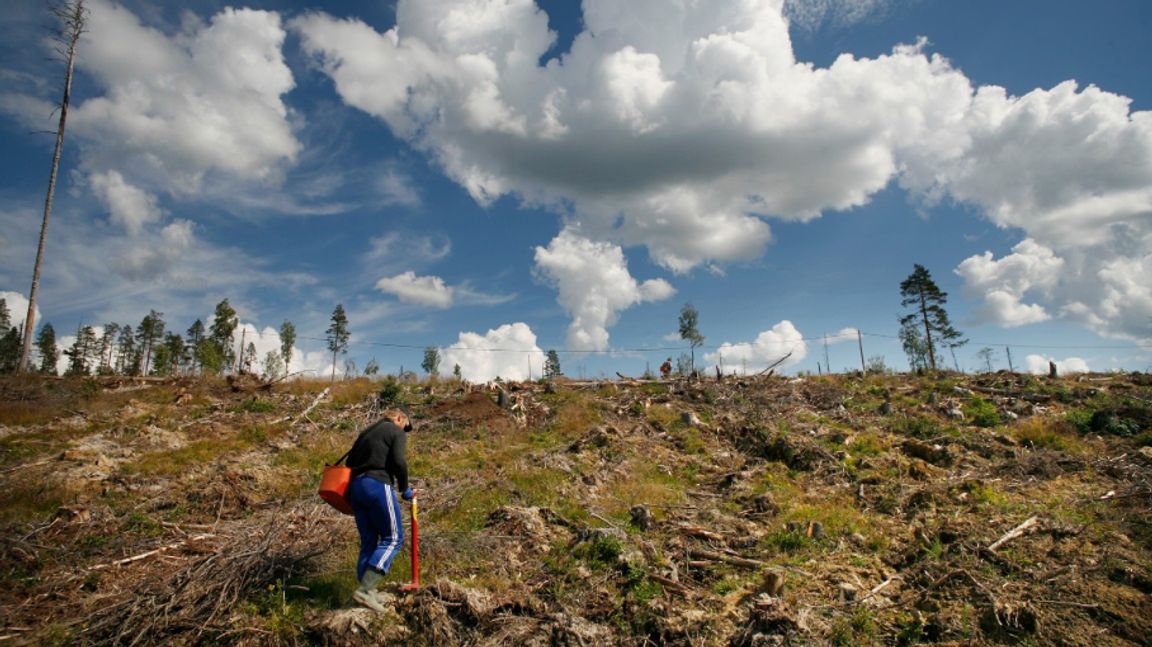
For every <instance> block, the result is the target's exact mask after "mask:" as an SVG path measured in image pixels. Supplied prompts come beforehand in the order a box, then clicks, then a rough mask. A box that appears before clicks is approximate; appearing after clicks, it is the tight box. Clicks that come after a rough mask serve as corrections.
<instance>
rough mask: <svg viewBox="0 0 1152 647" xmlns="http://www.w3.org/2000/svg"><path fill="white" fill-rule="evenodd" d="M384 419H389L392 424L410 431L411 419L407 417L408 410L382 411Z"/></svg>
mask: <svg viewBox="0 0 1152 647" xmlns="http://www.w3.org/2000/svg"><path fill="white" fill-rule="evenodd" d="M384 419H385V420H390V421H391V422H392V424H394V425H396V426H397V427H399V428H401V429H403V430H404V431H412V419H411V418H409V417H408V412H406V411H403V410H401V409H389V410H387V411H385V412H384Z"/></svg>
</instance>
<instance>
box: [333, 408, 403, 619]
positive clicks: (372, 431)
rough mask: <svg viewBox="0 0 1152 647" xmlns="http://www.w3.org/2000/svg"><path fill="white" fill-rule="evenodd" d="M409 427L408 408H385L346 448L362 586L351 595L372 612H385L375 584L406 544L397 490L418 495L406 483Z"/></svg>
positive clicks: (377, 583)
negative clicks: (349, 446) (358, 542)
mask: <svg viewBox="0 0 1152 647" xmlns="http://www.w3.org/2000/svg"><path fill="white" fill-rule="evenodd" d="M411 430H412V421H411V419H410V418H409V417H408V414H407V413H405V412H403V411H400V410H390V411H387V412H385V414H384V416H383V417H382V418H381V419H380V421H379V422H377V423H375V424H373V425H371V426H369V427H368V428H366V429H364V430H363V431H361V432H360V435H359V436H358V437H357V438H356V442H355V443H353V444H352V449H351V451H349V453H348V462H347V465H348V467H349V468H351V469H352V481H351V482H350V483H349V484H348V493H347V498H348V502H349V503H350V504H351V505H352V512H353V514H354V515H355V516H356V530H357V531H358V532H359V533H360V557H359V559H358V560H357V561H356V579H357V580H359V582H360V586H359V587H358V588H357V589H356V590H355V591H354V592H353V593H352V598H353V599H354V600H356V601H357V602H359V603H360V604H363V605H364V606H366V607H368V608H369V609H372V610H374V611H384V604H383V600H382V599H381V597H380V594H379V593H378V591H377V588H378V587H379V586H380V582H381V581H383V579H384V576H385V575H387V574H388V569H389V568H390V567H391V566H392V560H393V559H394V558H395V557H396V554H397V553H399V552H400V548H401V546H403V545H404V528H403V518H402V517H401V516H400V501H399V499H398V498H397V496H396V493H397V492H400V493H401V494H400V498H403V499H404V500H405V501H411V500H412V497H413V496H415V494H414V493H413V492H412V488H410V487H408V462H407V458H406V457H405V451H406V447H407V440H408V439H407V433H408V432H410V431H411Z"/></svg>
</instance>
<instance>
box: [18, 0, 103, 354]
mask: <svg viewBox="0 0 1152 647" xmlns="http://www.w3.org/2000/svg"><path fill="white" fill-rule="evenodd" d="M52 13H53V14H54V15H55V16H56V18H57V20H59V21H60V28H59V29H58V31H57V32H56V45H57V48H56V51H57V53H59V55H60V57H61V58H63V59H64V61H65V63H66V65H67V67H66V71H65V73H64V95H63V97H62V98H61V99H60V104H59V106H58V108H59V111H60V121H59V123H58V124H57V126H56V146H55V148H53V149H52V172H51V173H50V174H49V176H48V195H47V197H46V198H45V199H44V217H43V219H42V220H41V221H40V242H39V245H38V246H37V248H36V262H35V264H34V265H33V266H32V288H31V290H29V292H28V316H27V317H25V319H24V321H25V323H26V324H27V326H26V328H27V330H25V331H24V333H25V334H24V343H23V345H22V346H21V349H20V351H19V360H18V364H19V368H20V369H21V370H23V369H25V368H26V367H27V365H28V355H29V354H30V353H31V352H32V326H34V325H35V323H36V321H35V318H36V296H37V293H38V292H39V290H40V266H41V265H42V264H43V261H44V243H45V241H46V240H47V238H48V219H49V217H51V215H52V199H53V196H54V195H55V194H56V175H57V173H58V172H59V170H60V154H61V152H62V150H63V148H64V126H65V124H66V123H67V121H68V105H69V103H70V100H71V96H72V69H73V67H74V64H75V61H76V46H77V45H78V44H79V42H80V37H81V36H82V35H83V34H84V31H85V27H86V26H87V22H88V10H87V9H85V8H84V0H74V1H72V2H64V3H63V4H60V5H57V6H56V7H54V8H53V9H52Z"/></svg>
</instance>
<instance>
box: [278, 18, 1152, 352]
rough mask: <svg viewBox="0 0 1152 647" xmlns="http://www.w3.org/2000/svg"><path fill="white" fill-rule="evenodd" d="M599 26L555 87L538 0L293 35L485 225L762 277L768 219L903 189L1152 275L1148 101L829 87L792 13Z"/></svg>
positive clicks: (898, 53)
mask: <svg viewBox="0 0 1152 647" xmlns="http://www.w3.org/2000/svg"><path fill="white" fill-rule="evenodd" d="M889 4H891V3H889V2H883V1H880V0H876V1H865V0H859V1H850V0H845V1H844V2H833V1H831V0H801V1H797V2H792V3H790V4H789V7H788V12H789V14H790V15H791V16H793V17H795V18H797V19H800V20H803V18H802V17H803V16H816V18H814V19H813V20H815V21H816V22H819V21H823V20H827V19H828V18H827V17H828V16H830V15H831V16H835V17H836V20H842V21H847V22H851V21H853V20H857V19H859V18H860V17H862V16H866V15H870V14H872V13H874V12H876V11H883V10H884V9H885V8H886V7H887V6H888V5H889ZM583 9H584V12H583V17H584V25H585V30H584V31H583V32H582V33H580V34H578V35H577V36H576V38H575V39H574V41H573V42H572V45H571V49H570V51H569V52H567V53H566V54H565V55H564V56H563V57H561V58H558V59H553V60H550V61H549V62H548V63H547V64H546V65H545V66H540V65H539V64H538V61H539V60H540V59H541V57H542V56H543V55H544V54H545V53H546V52H547V51H548V49H549V47H550V46H551V45H552V43H553V41H554V34H552V33H550V32H549V31H548V30H547V17H546V16H545V15H544V14H543V13H542V12H540V11H539V10H538V9H537V8H536V6H535V5H534V3H533V2H532V1H531V0H420V1H416V0H401V2H400V3H399V5H398V8H397V26H396V27H395V28H393V29H391V30H389V31H387V32H386V33H383V34H381V33H378V32H377V31H375V30H374V29H372V28H371V27H369V26H368V25H365V24H364V23H362V22H359V21H356V20H338V19H335V18H332V17H330V16H327V15H324V14H310V15H307V16H305V17H303V18H300V19H298V20H296V21H294V22H293V23H292V24H293V27H294V28H295V29H296V30H297V31H298V32H299V33H300V35H301V37H302V43H303V46H304V48H305V50H306V51H307V52H309V53H310V54H311V55H312V56H313V57H314V58H315V60H316V61H317V62H318V64H319V65H320V67H321V68H322V69H323V70H324V71H325V72H326V73H327V74H328V75H329V76H331V78H332V79H333V81H334V83H335V85H336V89H337V91H338V92H339V93H340V95H341V97H342V98H343V100H344V101H345V102H346V103H347V104H349V105H351V106H354V107H356V108H359V109H361V110H363V111H365V112H367V113H369V114H372V115H374V116H376V117H378V118H380V119H381V120H383V121H385V122H386V123H387V124H388V125H389V126H390V127H391V128H392V130H393V132H395V133H396V134H397V135H399V136H401V137H403V138H406V139H407V140H408V141H410V142H411V143H412V144H413V145H415V146H417V147H418V148H420V149H422V150H424V151H426V152H427V153H428V154H429V155H431V156H432V157H433V158H434V159H435V160H436V161H437V162H438V163H439V164H440V166H441V167H442V168H443V169H444V171H445V172H446V173H447V174H448V175H449V176H450V177H451V178H452V179H454V180H455V181H456V182H458V183H459V184H460V185H461V186H463V187H465V188H466V189H467V190H468V191H469V192H470V193H471V195H472V196H473V197H474V198H475V200H477V201H478V202H480V203H481V204H487V203H490V202H492V201H493V200H495V199H496V198H498V197H499V196H503V195H507V194H514V195H517V196H519V197H520V198H521V199H522V200H524V201H525V202H528V203H532V204H543V205H552V206H553V207H554V208H555V209H557V210H560V211H562V212H563V213H565V215H566V218H567V219H568V223H567V224H568V226H570V227H575V228H578V230H579V231H580V232H581V235H582V236H584V237H585V238H588V239H589V240H591V241H608V242H610V243H613V244H616V245H624V246H631V245H642V246H645V247H646V248H647V249H648V252H649V253H650V255H651V257H652V258H653V260H654V261H656V262H657V263H659V264H661V265H663V266H664V267H667V268H668V269H670V270H672V271H675V272H685V271H688V270H691V269H692V268H694V267H696V266H698V265H700V264H702V263H708V262H712V261H719V262H724V261H734V260H739V259H748V258H753V257H756V256H758V255H760V254H761V253H762V252H763V251H764V249H765V246H766V244H767V243H768V242H769V241H770V240H771V232H770V231H769V227H768V225H767V223H766V219H768V218H781V219H795V220H806V219H811V218H815V217H818V216H819V215H820V214H821V213H822V212H825V211H828V210H843V209H850V208H852V207H855V206H859V205H862V204H865V203H867V202H868V201H869V200H870V199H871V196H872V195H873V194H874V193H876V192H877V191H879V190H880V189H882V188H884V187H885V186H887V185H889V184H890V183H891V182H892V181H893V180H894V179H896V180H897V181H898V182H899V183H900V184H901V185H902V186H903V187H904V188H906V189H908V190H909V191H911V192H913V194H914V195H916V196H917V197H918V199H920V200H922V201H923V202H925V203H926V204H929V205H931V204H933V203H934V202H935V201H939V200H942V199H952V200H956V201H960V202H964V203H970V204H974V205H977V206H978V207H980V208H981V209H982V211H983V212H984V213H985V214H986V215H987V216H988V217H989V218H990V219H991V220H992V221H993V222H995V223H996V224H998V225H1000V226H1003V227H1012V228H1018V229H1020V230H1022V231H1023V233H1024V235H1025V236H1026V237H1028V238H1030V239H1032V240H1033V241H1035V243H1036V244H1038V245H1041V246H1044V247H1046V248H1048V249H1051V250H1052V251H1053V252H1054V253H1055V254H1056V255H1057V256H1060V257H1063V256H1064V252H1065V251H1067V250H1069V249H1073V248H1083V247H1084V246H1085V245H1096V246H1098V247H1097V248H1096V251H1095V252H1093V253H1092V254H1086V255H1085V256H1084V258H1085V259H1092V260H1086V261H1085V262H1084V263H1082V264H1080V265H1078V266H1077V267H1079V268H1080V271H1081V276H1084V277H1089V276H1101V275H1109V276H1111V274H1109V271H1108V270H1107V269H1106V268H1105V267H1104V266H1103V265H1101V263H1100V262H1099V259H1111V258H1121V259H1122V262H1123V263H1127V264H1129V265H1134V264H1135V265H1138V264H1140V263H1144V260H1142V259H1143V257H1142V256H1140V255H1138V254H1137V255H1133V254H1130V253H1129V254H1121V255H1118V252H1120V251H1122V250H1121V249H1120V246H1121V244H1122V243H1121V242H1120V240H1121V239H1122V238H1128V239H1134V240H1137V241H1139V240H1145V239H1146V238H1147V236H1148V231H1149V227H1150V225H1149V223H1150V222H1152V218H1149V217H1148V216H1149V214H1150V213H1152V114H1150V113H1147V112H1137V113H1132V112H1130V105H1129V103H1130V102H1129V100H1128V99H1126V98H1124V97H1121V96H1118V95H1115V94H1110V93H1108V92H1104V91H1102V90H1099V89H1097V88H1095V87H1091V86H1089V87H1087V88H1084V89H1079V88H1078V87H1077V86H1076V84H1075V83H1073V82H1068V83H1063V84H1060V85H1058V86H1056V87H1055V88H1052V89H1050V90H1035V91H1033V92H1030V93H1028V94H1027V95H1025V96H1022V97H1014V96H1010V95H1009V94H1008V93H1007V92H1006V91H1005V90H1003V89H1002V88H997V87H991V86H989V87H980V88H974V87H973V86H972V84H971V83H970V82H969V80H968V79H967V78H966V77H965V76H964V75H963V74H962V73H961V72H960V71H959V70H957V69H956V68H954V67H952V65H951V64H950V63H949V62H948V61H947V60H946V59H944V58H943V57H941V56H936V55H932V56H930V55H928V54H926V53H925V52H924V51H923V50H924V47H925V46H926V45H925V41H923V40H921V41H920V42H918V43H916V44H915V45H910V46H897V47H895V48H894V49H893V51H892V53H891V54H889V55H885V56H879V57H877V58H873V59H866V58H855V57H853V56H851V55H843V56H841V57H839V58H838V59H837V60H836V61H835V62H834V63H833V64H832V65H831V66H829V67H828V68H824V69H820V68H815V67H814V66H812V65H810V64H807V63H803V62H799V61H797V60H796V59H795V57H794V54H793V50H792V46H791V41H790V38H789V33H788V21H787V20H786V18H785V13H784V10H785V2H784V0H729V1H725V2H712V3H696V2H688V1H681V2H659V3H656V2H627V3H622V2H616V1H614V0H588V1H586V2H585V3H584V4H583ZM1145 242H1146V241H1145ZM1138 249H1139V248H1138ZM1144 249H1147V247H1146V246H1145V247H1144ZM989 260H990V259H989ZM1073 265H1074V263H1072V262H1071V261H1069V263H1068V264H1067V265H1066V266H1065V270H1064V271H1071V270H1072V269H1073V267H1072V266H1073ZM1114 282H1115V281H1114ZM1145 286H1146V282H1145V281H1143V280H1137V281H1136V285H1116V286H1115V288H1114V289H1115V291H1116V293H1117V294H1121V293H1123V294H1132V293H1133V292H1136V293H1139V292H1141V290H1143V289H1144V287H1145ZM1032 291H1033V292H1037V293H1039V292H1040V291H1039V290H1036V289H1034V288H1033V289H1032ZM1018 292H1019V290H1017V291H1016V292H1013V291H1012V290H1000V291H999V293H998V294H992V295H991V296H990V297H989V303H990V304H991V305H990V306H989V311H990V312H989V313H990V314H992V315H994V317H998V318H999V320H1001V321H1002V322H1004V323H1012V324H1020V323H1025V322H1028V321H1037V320H1041V319H1043V318H1044V317H1045V316H1050V313H1049V312H1048V310H1049V309H1051V308H1045V306H1043V305H1040V304H1037V303H1024V302H1022V301H1021V300H1020V299H1021V298H1022V296H1023V295H1022V294H1019V293H1018ZM985 293H986V294H991V291H985ZM1040 296H1041V297H1043V295H1042V294H1041V295H1040ZM1077 303H1078V304H1080V305H1081V306H1083V307H1084V308H1086V309H1087V310H1088V312H1087V313H1085V314H1082V315H1081V318H1083V319H1085V320H1087V319H1088V318H1090V317H1097V318H1099V319H1100V320H1101V321H1103V322H1104V323H1103V324H1101V326H1100V327H1099V328H1103V329H1109V328H1111V329H1117V330H1121V329H1122V330H1125V331H1127V332H1126V333H1124V334H1129V335H1132V334H1134V333H1133V331H1132V329H1131V326H1129V325H1128V324H1127V323H1124V322H1122V321H1120V320H1119V319H1118V317H1124V316H1125V312H1127V310H1126V309H1125V308H1123V307H1119V308H1118V309H1117V311H1116V313H1115V314H1110V313H1109V312H1108V311H1107V310H1106V309H1105V307H1104V306H1105V304H1099V303H1090V302H1088V301H1084V300H1074V301H1067V302H1060V301H1057V302H1056V303H1054V304H1053V305H1054V306H1057V307H1056V309H1058V310H1063V309H1066V308H1073V309H1074V308H1075V307H1076V305H1075V304H1077ZM1137 318H1138V317H1137Z"/></svg>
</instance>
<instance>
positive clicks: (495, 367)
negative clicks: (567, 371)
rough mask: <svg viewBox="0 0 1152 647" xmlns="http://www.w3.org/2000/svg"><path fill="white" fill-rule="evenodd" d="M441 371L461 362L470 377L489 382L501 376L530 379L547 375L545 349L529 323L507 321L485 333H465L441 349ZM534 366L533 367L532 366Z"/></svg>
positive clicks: (470, 378)
mask: <svg viewBox="0 0 1152 647" xmlns="http://www.w3.org/2000/svg"><path fill="white" fill-rule="evenodd" d="M440 358H441V359H440V372H441V373H450V372H451V371H452V367H454V366H456V365H459V366H460V373H461V375H462V376H463V377H464V379H466V380H471V381H473V382H486V381H488V380H492V379H495V378H497V377H499V378H503V379H505V380H526V379H528V378H529V372H531V377H540V376H541V375H542V374H543V367H544V351H543V350H541V349H540V347H539V346H537V345H536V334H535V333H534V332H532V329H531V328H529V327H528V324H525V323H521V322H517V323H512V324H504V325H503V326H500V327H499V328H494V329H492V330H489V331H488V332H487V333H485V334H483V335H481V334H478V333H474V332H462V333H460V337H459V339H458V340H457V342H456V343H455V344H452V345H451V346H448V347H447V348H443V349H441V350H440ZM530 366H531V368H529V367H530Z"/></svg>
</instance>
